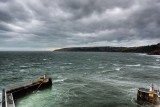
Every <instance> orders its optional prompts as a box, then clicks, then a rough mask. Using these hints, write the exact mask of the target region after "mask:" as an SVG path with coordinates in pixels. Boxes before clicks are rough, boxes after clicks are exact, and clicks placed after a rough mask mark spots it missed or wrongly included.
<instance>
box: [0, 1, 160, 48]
mask: <svg viewBox="0 0 160 107" xmlns="http://www.w3.org/2000/svg"><path fill="white" fill-rule="evenodd" d="M158 42H160V0H0V50H53V49H56V48H63V47H77V46H78V47H80V46H141V45H150V44H156V43H158Z"/></svg>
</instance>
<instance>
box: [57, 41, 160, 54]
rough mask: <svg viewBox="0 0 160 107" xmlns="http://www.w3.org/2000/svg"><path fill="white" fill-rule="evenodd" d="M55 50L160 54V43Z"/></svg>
mask: <svg viewBox="0 0 160 107" xmlns="http://www.w3.org/2000/svg"><path fill="white" fill-rule="evenodd" d="M55 51H73V52H132V53H148V54H152V55H160V43H158V44H156V45H150V46H140V47H73V48H62V49H58V50H55Z"/></svg>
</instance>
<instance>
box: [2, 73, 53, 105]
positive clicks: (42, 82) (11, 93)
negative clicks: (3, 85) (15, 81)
mask: <svg viewBox="0 0 160 107" xmlns="http://www.w3.org/2000/svg"><path fill="white" fill-rule="evenodd" d="M51 86H52V79H51V78H49V77H46V76H45V75H44V76H41V77H39V78H37V79H35V80H33V81H31V82H29V83H27V84H24V85H20V86H15V87H12V88H7V89H2V107H16V105H15V102H14V101H15V99H18V98H20V97H22V96H24V95H26V94H28V93H31V92H33V91H36V90H41V89H45V88H49V87H51Z"/></svg>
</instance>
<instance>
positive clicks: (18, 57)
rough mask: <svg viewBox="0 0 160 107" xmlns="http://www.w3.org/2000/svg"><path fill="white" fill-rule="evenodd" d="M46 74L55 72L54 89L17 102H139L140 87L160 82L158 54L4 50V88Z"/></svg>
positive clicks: (92, 106)
mask: <svg viewBox="0 0 160 107" xmlns="http://www.w3.org/2000/svg"><path fill="white" fill-rule="evenodd" d="M44 73H46V74H47V75H48V76H50V77H52V81H53V85H52V88H50V89H46V90H41V91H34V92H33V93H31V94H29V95H27V96H24V97H23V98H21V99H19V100H16V107H139V106H138V105H137V104H136V103H135V99H136V94H137V89H138V88H139V87H149V85H150V84H152V83H153V84H154V85H155V86H156V87H157V88H158V87H159V85H160V56H149V55H145V54H134V53H107V52H102V53H99V52H90V53H87V52H0V89H2V88H6V87H12V86H15V85H18V84H23V83H26V82H28V81H31V80H33V79H35V78H37V77H39V76H41V75H43V74H44ZM0 100H1V99H0Z"/></svg>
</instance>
